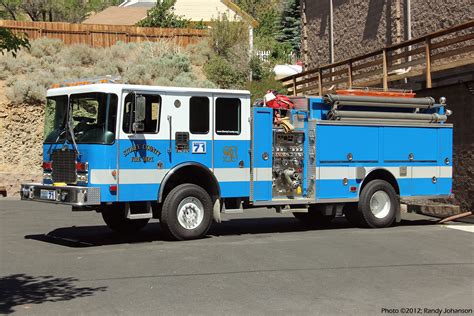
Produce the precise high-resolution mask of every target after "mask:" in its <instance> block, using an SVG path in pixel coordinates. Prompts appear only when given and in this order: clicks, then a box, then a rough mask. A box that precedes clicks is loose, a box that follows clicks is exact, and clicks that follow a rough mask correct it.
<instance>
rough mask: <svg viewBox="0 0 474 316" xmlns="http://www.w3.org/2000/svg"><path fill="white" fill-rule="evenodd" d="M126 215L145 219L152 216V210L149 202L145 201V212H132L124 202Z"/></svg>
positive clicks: (130, 217) (129, 217) (131, 217)
mask: <svg viewBox="0 0 474 316" xmlns="http://www.w3.org/2000/svg"><path fill="white" fill-rule="evenodd" d="M125 209H126V215H127V218H128V219H132V220H133V219H146V218H153V210H152V208H151V203H150V202H146V209H145V210H146V213H136V214H132V213H131V210H130V204H129V203H126V205H125Z"/></svg>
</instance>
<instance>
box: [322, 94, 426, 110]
mask: <svg viewBox="0 0 474 316" xmlns="http://www.w3.org/2000/svg"><path fill="white" fill-rule="evenodd" d="M324 101H325V102H326V103H330V104H333V105H334V104H337V105H341V106H345V105H348V106H381V107H403V108H423V109H429V108H432V107H435V100H434V99H433V98H432V97H425V98H413V99H411V98H386V97H369V96H351V95H338V94H328V95H325V96H324Z"/></svg>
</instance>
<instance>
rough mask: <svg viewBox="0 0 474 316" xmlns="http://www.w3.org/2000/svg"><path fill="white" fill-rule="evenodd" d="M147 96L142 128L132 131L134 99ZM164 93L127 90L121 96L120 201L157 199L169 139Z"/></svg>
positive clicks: (165, 162)
mask: <svg viewBox="0 0 474 316" xmlns="http://www.w3.org/2000/svg"><path fill="white" fill-rule="evenodd" d="M137 95H139V96H143V97H144V98H145V117H144V119H143V120H142V121H141V123H142V130H140V131H137V130H135V131H134V130H133V123H134V121H135V98H136V96H137ZM164 99H165V94H164V93H161V92H140V91H127V92H125V93H124V94H123V96H122V100H123V102H122V113H121V124H120V127H119V128H120V132H119V135H120V136H119V140H118V142H119V145H118V162H119V163H118V171H117V175H116V177H117V180H118V181H117V182H118V190H117V194H118V200H119V201H121V202H132V201H155V200H156V199H157V194H158V190H159V185H160V182H161V180H162V179H163V177H164V175H165V174H166V166H167V165H168V155H167V149H168V147H167V146H168V142H167V141H166V140H165V139H164V137H163V135H164V134H165V132H166V131H165V130H164V129H165V128H166V124H165V123H164V122H166V117H165V119H163V106H162V105H163V101H164Z"/></svg>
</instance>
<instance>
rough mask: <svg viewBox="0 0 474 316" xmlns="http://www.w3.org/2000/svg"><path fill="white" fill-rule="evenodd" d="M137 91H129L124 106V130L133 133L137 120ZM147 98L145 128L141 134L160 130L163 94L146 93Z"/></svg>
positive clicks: (154, 132)
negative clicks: (134, 123) (133, 126)
mask: <svg viewBox="0 0 474 316" xmlns="http://www.w3.org/2000/svg"><path fill="white" fill-rule="evenodd" d="M135 96H136V94H135V93H129V94H128V95H127V97H126V98H125V103H124V107H123V111H124V113H123V124H122V130H123V131H124V132H125V133H128V134H132V133H133V130H132V125H133V122H134V121H135V113H134V111H135ZM143 96H144V97H145V100H146V110H145V121H144V122H143V123H144V126H145V129H144V130H143V132H140V133H141V134H156V133H158V132H159V131H160V114H161V96H160V95H157V94H144V95H143Z"/></svg>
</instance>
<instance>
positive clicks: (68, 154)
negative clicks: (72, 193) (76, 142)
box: [51, 150, 76, 184]
mask: <svg viewBox="0 0 474 316" xmlns="http://www.w3.org/2000/svg"><path fill="white" fill-rule="evenodd" d="M51 160H52V163H53V166H52V167H53V172H52V174H51V177H52V178H53V182H65V183H68V184H71V183H76V153H75V152H74V151H72V150H55V151H53V153H52V155H51Z"/></svg>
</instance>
